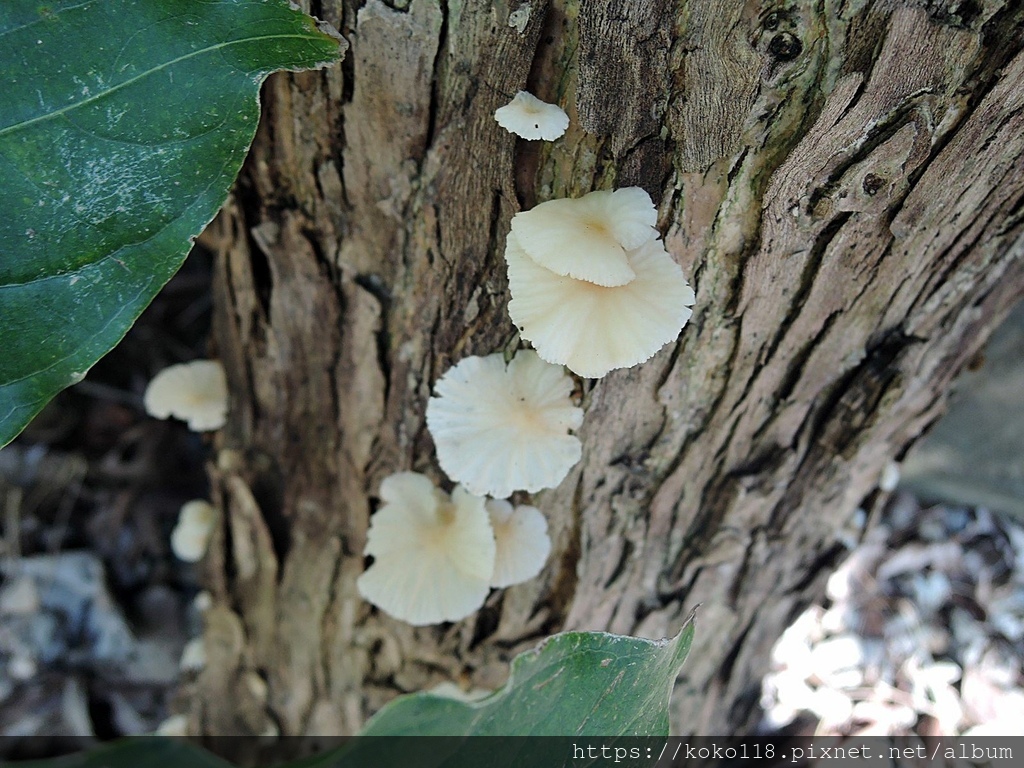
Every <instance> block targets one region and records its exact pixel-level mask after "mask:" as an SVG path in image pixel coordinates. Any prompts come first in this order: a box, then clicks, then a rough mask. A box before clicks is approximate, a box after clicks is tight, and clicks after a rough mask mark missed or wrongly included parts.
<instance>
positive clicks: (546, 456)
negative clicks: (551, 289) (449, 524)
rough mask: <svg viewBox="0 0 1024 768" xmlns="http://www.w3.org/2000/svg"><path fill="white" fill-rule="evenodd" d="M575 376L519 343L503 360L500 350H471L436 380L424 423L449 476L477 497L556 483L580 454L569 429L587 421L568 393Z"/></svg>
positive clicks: (501, 494) (539, 487) (549, 485)
mask: <svg viewBox="0 0 1024 768" xmlns="http://www.w3.org/2000/svg"><path fill="white" fill-rule="evenodd" d="M572 386H573V384H572V379H570V378H569V377H568V376H566V375H565V372H564V371H563V370H562V369H561V367H559V366H554V365H550V364H548V363H545V362H544V361H543V360H541V359H540V357H538V356H537V353H536V352H534V351H532V350H522V351H520V352H518V353H517V354H516V356H515V358H513V360H512V362H510V363H509V364H508V367H507V368H506V366H505V361H504V359H503V358H502V356H501V355H500V354H494V355H488V356H487V357H467V358H465V359H464V360H462V361H460V362H459V363H458V365H456V366H454V367H453V368H451V369H449V370H448V372H447V373H445V375H444V376H442V377H441V378H440V379H439V380H438V381H437V383H436V384H435V385H434V391H435V392H436V393H437V397H434V398H431V400H430V402H429V403H428V404H427V426H428V427H429V429H430V434H431V435H432V436H433V438H434V445H435V446H436V447H437V459H438V462H439V463H440V464H441V468H442V469H444V471H445V472H446V473H447V474H448V476H449V477H450V478H452V479H453V480H456V481H458V482H460V483H462V484H463V485H464V486H465V487H466V488H467V489H469V490H470V491H471V492H472V493H475V494H478V495H480V496H487V495H489V496H496V497H499V498H505V497H507V496H510V495H511V494H512V492H513V491H516V490H525V491H531V492H532V491H539V490H540V489H542V488H553V487H555V486H556V485H558V484H559V483H560V482H562V480H563V479H565V476H566V475H567V474H568V472H569V470H570V469H571V468H572V466H573V465H574V464H575V463H576V462H577V461H579V459H580V455H581V453H582V446H581V445H580V441H579V440H578V439H577V438H576V437H574V436H572V435H569V434H567V433H568V431H569V430H570V429H576V428H577V427H579V425H580V424H581V423H582V422H583V411H581V410H580V409H579V408H577V407H575V406H574V405H573V404H572V401H571V400H570V399H569V393H570V392H571V391H572Z"/></svg>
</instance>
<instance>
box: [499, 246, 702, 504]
mask: <svg viewBox="0 0 1024 768" xmlns="http://www.w3.org/2000/svg"><path fill="white" fill-rule="evenodd" d="M505 260H506V261H507V262H508V282H509V290H510V291H511V293H512V300H511V301H510V302H509V305H508V311H509V315H511V317H512V322H514V323H515V324H516V325H517V326H518V327H519V328H520V334H521V335H522V337H523V338H524V339H527V340H528V341H530V342H531V343H532V344H533V346H534V348H535V349H536V350H537V354H539V355H540V356H541V358H543V359H544V360H547V361H548V362H549V363H556V364H560V365H565V366H566V367H568V368H569V370H571V371H573V372H574V373H576V374H578V375H579V376H585V377H587V378H598V377H600V376H604V375H605V374H606V373H608V371H610V370H612V369H614V368H629V367H630V366H633V365H637V364H638V363H642V362H644V361H645V360H647V359H649V358H650V357H651V356H652V355H654V353H655V352H657V351H658V350H659V349H661V348H662V347H663V346H664V345H665V344H667V343H669V342H670V341H673V340H674V339H675V338H676V337H677V336H678V335H679V332H680V331H681V330H682V328H683V326H684V325H686V321H687V320H689V319H690V315H691V314H692V309H691V306H692V305H693V302H694V298H695V297H694V293H693V289H692V288H690V286H689V284H688V283H687V282H686V278H684V277H683V272H682V270H681V269H680V268H679V265H678V264H676V263H675V261H673V259H672V257H671V256H669V254H668V253H667V252H666V251H665V248H664V246H663V245H662V243H661V241H660V240H649V241H647V242H646V243H644V244H643V245H642V246H640V247H639V248H637V249H636V250H633V251H629V253H628V260H629V265H630V267H631V269H633V270H634V271H635V273H636V279H635V280H633V282H631V283H629V284H628V285H623V286H619V287H615V288H606V287H603V286H600V285H594V284H593V283H589V282H587V281H585V280H574V279H573V278H571V277H563V276H562V275H557V274H555V273H554V272H551V271H550V270H548V269H545V268H544V267H542V266H540V265H539V264H537V263H536V262H535V261H534V260H533V259H531V258H530V257H529V256H527V254H526V253H525V252H524V251H523V249H522V248H521V247H520V245H519V243H518V238H517V237H516V235H515V234H514V233H512V234H510V235H509V237H508V241H507V243H506V246H505ZM495 495H501V494H495Z"/></svg>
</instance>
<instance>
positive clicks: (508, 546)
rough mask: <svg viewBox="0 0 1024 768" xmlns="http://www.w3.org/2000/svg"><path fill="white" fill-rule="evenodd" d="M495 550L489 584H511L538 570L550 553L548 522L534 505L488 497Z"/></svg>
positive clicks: (494, 585)
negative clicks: (515, 503) (516, 504)
mask: <svg viewBox="0 0 1024 768" xmlns="http://www.w3.org/2000/svg"><path fill="white" fill-rule="evenodd" d="M487 513H488V514H489V515H490V516H491V527H492V528H493V529H494V541H495V544H496V545H497V552H496V554H495V558H494V573H493V575H492V576H491V586H492V587H510V586H512V585H513V584H519V583H521V582H524V581H528V580H529V579H532V578H533V577H534V576H536V575H537V574H538V573H540V572H541V569H542V568H543V567H544V563H545V562H547V559H548V555H549V554H551V539H550V538H548V523H547V520H545V519H544V515H543V514H541V511H540V510H539V509H537V508H536V507H531V506H527V505H521V506H518V507H513V506H512V505H511V504H510V503H509V502H507V501H504V500H501V499H489V500H488V501H487Z"/></svg>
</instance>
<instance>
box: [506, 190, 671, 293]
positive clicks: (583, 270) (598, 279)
mask: <svg viewBox="0 0 1024 768" xmlns="http://www.w3.org/2000/svg"><path fill="white" fill-rule="evenodd" d="M657 221H658V212H657V211H656V210H655V208H654V203H653V202H651V197H650V195H648V194H647V193H646V192H644V190H642V189H640V188H639V187H624V188H623V189H616V190H615V191H614V192H612V191H607V190H603V191H598V192H591V193H590V194H587V195H584V196H583V197H579V198H575V199H570V198H564V199H559V200H548V201H547V202H545V203H541V204H540V205H537V206H535V207H533V208H531V209H530V210H528V211H521V212H520V213H517V214H516V215H515V216H514V217H513V218H512V233H513V234H514V235H515V237H516V241H517V242H518V243H519V246H520V247H521V248H522V249H523V250H524V251H525V252H526V255H527V256H529V257H530V258H531V259H533V261H535V262H536V263H537V264H538V265H539V266H542V267H544V268H545V269H548V270H550V271H552V272H554V273H555V274H557V275H564V276H566V277H573V278H576V279H577V280H586V281H587V282H589V283H595V284H597V285H602V286H605V287H609V288H610V287H614V286H619V285H627V284H628V283H630V282H632V281H633V279H634V278H635V277H636V273H635V272H634V271H633V268H632V266H631V265H630V262H629V257H628V256H627V252H628V251H631V250H634V249H636V248H639V247H640V246H641V245H643V244H644V243H646V242H648V241H650V240H654V239H655V238H657V237H658V230H656V229H655V228H654V225H655V224H656V223H657Z"/></svg>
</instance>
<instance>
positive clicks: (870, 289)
mask: <svg viewBox="0 0 1024 768" xmlns="http://www.w3.org/2000/svg"><path fill="white" fill-rule="evenodd" d="M308 6H311V7H308ZM307 10H311V11H312V12H313V13H314V14H316V15H318V16H320V17H321V18H323V19H325V20H327V21H329V22H330V23H332V24H333V25H335V26H336V27H337V28H338V29H339V30H341V31H342V32H343V34H344V35H345V36H346V37H347V38H348V40H349V42H350V43H351V49H350V51H349V52H348V55H347V57H346V59H345V61H344V62H343V63H342V64H341V65H340V66H336V67H334V68H333V69H329V70H326V71H324V72H317V73H306V74H301V75H295V76H290V77H276V78H274V79H272V80H271V81H270V82H269V83H268V85H267V87H266V89H265V93H264V103H265V105H266V113H265V116H264V121H263V125H262V127H261V130H260V133H259V136H258V138H257V142H256V145H255V148H254V151H253V154H252V157H251V159H250V161H249V164H248V166H247V168H246V170H245V173H244V174H243V178H242V180H241V181H240V183H239V185H238V187H237V190H236V194H235V196H234V198H233V200H232V201H231V202H229V204H228V206H227V207H226V208H225V210H224V212H223V214H222V215H221V217H220V218H219V220H218V222H217V224H216V225H215V229H214V230H212V232H211V233H210V234H209V235H208V238H210V240H211V241H216V242H217V243H218V249H219V251H220V254H219V266H218V270H217V275H216V288H215V290H216V296H215V300H216V313H215V315H216V322H215V336H216V345H217V350H218V353H219V354H220V355H221V356H222V358H223V359H224V361H225V364H226V365H227V369H228V373H229V378H230V383H231V388H232V393H233V402H232V412H231V417H230V423H229V425H228V427H227V428H226V429H225V430H224V431H223V433H222V434H221V435H220V437H219V440H220V444H219V453H218V456H217V460H216V462H215V466H213V467H211V475H212V477H213V481H214V488H215V496H216V497H217V498H218V500H219V503H220V504H221V506H222V508H223V509H224V510H225V513H226V514H225V521H226V522H225V525H224V526H223V529H222V532H221V535H220V539H219V541H218V542H217V543H218V545H219V546H216V547H214V552H213V555H212V557H211V558H210V560H209V562H208V565H207V577H208V579H209V583H210V588H211V590H212V592H213V595H214V598H215V606H214V608H213V609H211V610H210V611H209V613H208V622H207V631H206V638H207V645H208V648H207V654H208V666H207V668H206V670H205V671H204V672H203V673H202V675H201V676H200V677H199V679H198V680H197V681H195V682H194V683H193V685H192V687H191V689H190V691H189V695H190V697H191V701H192V703H193V705H194V706H193V710H192V711H193V714H194V718H195V720H196V725H197V727H200V728H201V729H202V730H203V731H205V732H207V733H263V732H280V733H284V734H303V733H320V734H333V733H350V732H353V731H355V730H356V729H358V727H359V726H360V724H361V723H362V722H363V720H364V718H365V717H366V716H367V714H368V713H371V712H372V711H374V710H375V709H376V708H378V707H379V706H380V705H381V704H382V703H384V702H385V701H386V700H387V699H389V698H390V697H392V696H394V695H395V694H396V693H398V692H401V691H411V690H418V689H422V688H424V687H428V686H430V685H432V684H434V683H436V682H438V681H440V680H442V679H451V680H455V681H457V682H460V683H462V684H465V685H470V684H472V685H479V686H484V687H489V686H494V685H497V684H499V683H500V682H502V679H503V677H504V675H505V674H506V669H507V666H506V663H507V660H508V659H509V658H510V657H511V656H512V655H513V654H514V653H515V652H517V651H519V650H521V649H522V648H524V647H526V646H530V645H532V644H533V643H534V642H535V641H536V640H537V639H538V638H539V637H542V636H545V635H547V634H550V633H552V632H555V631H558V630H562V629H570V628H573V629H576V628H579V629H601V630H610V631H613V632H619V633H630V634H639V635H644V636H651V637H656V636H666V635H670V634H673V633H674V632H675V631H676V629H677V628H678V627H679V625H680V622H681V621H682V618H683V617H684V616H685V615H686V613H687V612H688V611H689V609H690V608H691V607H692V606H693V605H695V604H697V603H700V604H701V605H702V608H701V609H700V612H699V614H698V638H697V642H696V645H695V647H694V651H693V653H692V654H691V657H690V660H689V661H688V662H687V665H686V668H685V669H684V672H683V675H682V676H681V678H680V682H679V685H678V686H677V688H676V699H675V711H674V715H673V718H674V723H675V729H676V731H677V732H678V733H681V734H691V733H716V732H717V733H722V732H735V731H740V730H742V729H744V728H749V727H750V726H751V724H752V723H753V722H754V720H755V718H756V716H757V701H758V696H759V680H760V676H761V674H762V672H763V671H764V670H765V666H766V659H767V653H768V650H769V648H770V646H771V644H772V642H773V641H774V640H775V639H776V637H777V636H778V635H779V633H780V632H781V630H782V629H783V628H784V627H785V626H786V625H787V622H789V621H790V620H791V619H792V618H793V617H794V616H795V615H796V613H797V612H798V611H800V610H801V609H802V608H803V607H804V606H805V605H806V603H807V602H808V601H809V600H810V599H812V598H813V597H814V596H815V595H817V594H818V591H819V589H820V587H821V583H822V579H823V578H824V577H825V576H826V575H827V572H828V570H829V567H830V566H831V565H832V564H833V563H835V562H836V559H837V558H838V557H839V555H840V554H841V551H842V548H841V546H840V545H839V544H837V542H836V532H837V529H838V528H840V526H841V525H843V524H844V522H845V521H846V520H847V518H848V516H849V515H850V513H851V511H852V510H853V509H854V508H855V507H856V506H857V505H858V504H861V503H862V502H863V501H864V499H865V497H868V496H869V494H871V493H872V492H873V491H872V489H873V488H874V486H875V483H876V480H877V478H878V475H879V473H880V471H881V469H882V467H883V465H884V464H885V462H886V461H887V460H889V459H890V458H892V457H897V458H898V457H899V456H901V455H902V454H903V452H904V451H905V450H906V448H907V447H908V446H909V445H910V443H911V442H912V441H913V440H914V439H915V438H916V437H917V436H918V435H919V434H920V433H921V432H922V430H923V429H925V428H926V427H927V425H928V424H929V423H930V422H932V421H933V420H934V419H935V418H936V417H937V415H938V414H939V412H940V410H941V408H942V405H943V400H944V393H945V391H946V389H947V385H948V384H949V382H950V381H951V379H952V378H953V376H954V375H955V374H956V372H957V371H958V370H959V369H960V368H961V367H962V366H964V365H965V363H966V362H968V361H969V360H970V358H971V357H972V356H973V355H974V354H975V353H976V351H977V350H978V349H979V347H980V345H981V344H982V342H983V341H984V340H985V338H986V337H987V335H988V333H989V331H990V330H991V329H992V328H993V327H994V326H995V325H996V324H997V323H998V322H999V320H1000V319H1001V318H1002V317H1003V316H1004V314H1005V313H1006V311H1007V310H1008V308H1009V307H1010V306H1011V304H1012V302H1013V301H1014V300H1015V299H1016V298H1017V297H1019V296H1020V295H1021V293H1022V278H1024V274H1022V273H1024V268H1022V259H1021V254H1022V251H1024V214H1022V210H1024V208H1022V202H1024V168H1022V157H1024V109H1022V107H1024V53H1022V47H1024V46H1022V17H1024V11H1022V9H1021V8H1020V6H1019V4H1017V3H1011V2H1001V1H1000V0H966V1H963V2H960V1H959V0H819V1H818V2H810V0H784V1H782V2H777V3H769V2H765V3H763V4H762V3H759V2H756V0H748V1H747V2H745V3H736V2H731V1H729V0H678V1H677V2H674V3H673V2H669V0H586V2H583V1H582V0H526V2H523V3H522V4H519V3H518V2H513V3H512V4H509V3H508V2H507V1H506V0H496V1H494V2H480V1H478V0H393V2H383V1H382V0H366V1H365V2H356V1H355V0H352V1H349V0H344V1H341V0H334V1H332V0H323V2H312V3H308V4H307ZM513 12H515V15H514V16H513V15H511V14H512V13H513ZM521 88H527V89H529V90H531V91H532V92H534V93H536V94H537V95H539V96H540V97H541V98H543V99H545V100H548V101H555V102H558V103H560V104H562V105H563V106H564V107H565V108H566V109H567V111H568V112H569V114H570V116H571V118H572V124H571V126H570V129H569V131H568V133H567V134H566V135H565V137H564V138H562V139H561V140H559V141H557V142H554V143H551V144H547V143H531V142H523V141H516V140H514V138H513V137H511V136H510V135H508V134H507V133H505V132H504V131H503V130H501V129H499V128H498V126H497V125H496V124H495V122H494V120H493V118H492V114H493V112H494V110H495V108H496V107H498V106H500V105H501V104H503V103H505V102H506V101H507V100H508V99H509V98H510V96H511V95H512V94H514V93H515V91H516V90H518V89H521ZM628 185H639V186H642V187H643V188H645V189H646V190H647V191H649V192H650V193H651V195H652V196H653V197H654V199H655V201H657V202H659V203H660V222H659V223H660V230H661V232H662V233H663V234H664V236H665V240H666V243H667V247H668V249H669V251H670V252H671V253H672V254H673V255H674V257H675V258H676V259H677V260H678V262H679V263H680V264H681V265H682V267H683V269H684V271H685V272H686V274H687V275H688V276H689V277H690V278H691V279H692V281H693V282H694V284H695V287H696V291H697V306H696V308H695V312H694V316H693V319H692V320H691V322H690V324H689V325H688V326H687V328H686V329H685V330H684V332H683V334H682V336H681V338H680V340H679V342H678V343H677V344H675V345H670V346H669V347H667V348H666V349H664V350H663V351H662V352H661V353H660V354H658V355H657V356H656V357H655V358H654V359H653V360H651V361H650V362H648V363H647V364H645V365H643V366H640V367H638V368H634V369H631V370H627V371H619V372H615V373H613V374H611V375H610V376H608V377H606V378H604V379H602V380H600V381H597V382H592V381H584V382H581V390H580V391H581V397H582V402H583V405H584V407H585V408H586V420H585V423H584V426H583V428H582V430H581V431H580V436H581V437H582V439H583V444H584V455H583V460H582V461H581V462H580V464H579V465H578V466H577V467H576V468H575V469H574V470H573V472H572V473H571V474H570V475H569V477H568V478H567V479H566V480H565V482H563V483H562V485H561V486H560V487H559V488H558V489H556V490H553V491H549V492H545V493H541V494H539V495H537V496H536V497H535V503H536V504H537V505H538V506H539V507H540V508H541V509H542V510H543V511H544V512H545V513H546V514H547V516H548V518H549V520H550V525H551V529H552V532H553V540H554V545H555V550H554V554H553V556H552V558H551V560H550V562H549V564H548V566H547V567H546V569H545V570H544V572H543V574H542V575H541V577H539V578H538V579H536V580H534V581H532V582H529V583H527V584H524V585H522V586H519V587H516V588H513V589H509V590H506V591H504V592H499V593H496V594H494V595H492V597H491V599H490V600H489V601H488V603H487V605H486V606H485V608H484V609H483V610H481V611H480V612H479V613H478V614H477V615H475V616H474V617H472V618H470V619H467V620H466V621H463V622H461V623H458V624H456V625H450V626H443V627H440V628H427V629H412V628H410V627H408V626H406V625H404V624H401V623H398V622H395V621H393V620H390V619H388V618H387V617H384V616H382V615H380V614H379V613H377V612H375V611H373V610H371V608H370V606H368V605H367V604H365V603H363V602H361V601H360V599H359V598H358V596H357V593H356V589H355V580H356V578H357V577H358V575H359V574H360V573H361V571H362V570H363V557H362V555H361V552H362V548H363V544H364V538H365V533H366V529H367V525H368V520H369V516H370V513H371V511H372V509H373V504H374V494H375V493H376V490H377V488H378V485H379V483H380V481H381V479H382V478H383V477H385V476H387V475H388V474H390V473H392V472H395V471H398V470H404V469H416V470H419V471H425V472H427V473H429V474H431V475H433V476H435V477H438V478H440V477H441V475H440V474H439V471H438V469H437V467H436V463H435V461H434V459H433V455H432V446H431V442H430V438H429V435H428V434H427V432H426V431H425V429H424V416H423V414H424V407H425V404H426V401H427V398H428V396H429V394H430V389H431V385H432V383H433V381H434V380H435V379H436V378H437V377H438V376H439V375H440V374H441V373H443V372H444V371H445V370H446V369H447V368H448V367H449V366H450V365H451V364H452V363H454V362H456V361H458V360H459V359H461V358H462V357H464V356H466V355H470V354H486V353H489V352H492V351H494V350H496V349H500V348H502V347H503V346H504V345H506V344H508V343H510V342H511V341H512V339H513V332H514V328H513V326H512V324H511V322H510V321H509V320H508V319H507V316H506V312H505V307H506V303H507V299H508V293H507V282H506V278H505V274H504V263H503V259H502V251H503V248H504V237H505V233H506V232H507V231H508V228H509V220H510V218H511V217H512V215H513V214H515V213H516V212H517V211H518V210H520V209H522V208H527V207H530V206H532V205H534V204H535V203H536V202H538V201H541V200H544V199H548V198H551V197H560V196H576V195H579V194H582V193H584V192H587V191H589V190H591V189H595V188H609V187H612V186H615V187H619V186H628ZM869 501H870V499H869Z"/></svg>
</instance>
